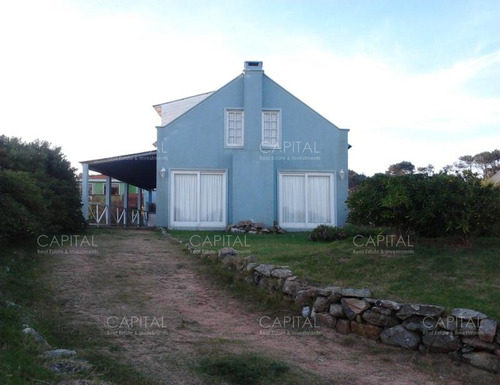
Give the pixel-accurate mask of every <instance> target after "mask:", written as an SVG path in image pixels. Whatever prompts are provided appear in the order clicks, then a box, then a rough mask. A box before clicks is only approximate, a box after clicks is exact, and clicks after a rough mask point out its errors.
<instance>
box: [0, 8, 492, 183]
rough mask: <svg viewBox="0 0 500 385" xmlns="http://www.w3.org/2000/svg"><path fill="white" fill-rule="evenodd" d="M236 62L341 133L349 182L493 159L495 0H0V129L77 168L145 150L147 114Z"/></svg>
mask: <svg viewBox="0 0 500 385" xmlns="http://www.w3.org/2000/svg"><path fill="white" fill-rule="evenodd" d="M247 60H258V61H263V67H264V71H265V73H266V75H268V76H269V77H270V78H272V79H273V80H274V81H276V82H277V83H279V84H280V85H281V86H283V87H284V88H285V89H287V90H288V91H290V92H291V93H292V94H294V95H295V96H296V97H298V98H299V99H301V100H302V101H303V102H305V103H306V104H308V105H309V106H310V107H312V108H313V109H314V110H316V111H317V112H318V113H320V114H321V115H323V116H324V117H325V118H327V119H328V120H330V121H331V122H332V123H334V124H335V125H337V126H338V127H340V128H348V129H350V132H349V143H350V144H351V145H352V148H351V149H350V150H349V168H350V169H352V170H355V171H356V172H358V173H364V174H366V175H372V174H374V173H376V172H384V171H385V170H387V168H388V167H389V165H391V164H394V163H398V162H401V161H410V162H412V163H413V164H414V165H416V166H417V167H419V166H426V165H428V164H433V165H434V166H435V167H436V169H438V170H439V169H440V168H441V167H443V166H445V165H447V164H451V163H453V162H454V161H456V160H458V157H459V156H461V155H474V154H476V153H479V152H482V151H492V150H494V149H496V148H500V1H498V0H489V1H473V0H470V1H462V0H418V1H412V0H370V1H367V0H265V1H261V0H253V1H238V0H233V1H229V0H227V1H221V0H213V1H190V0H180V1H177V0H163V1H162V0H66V1H63V0H44V1H40V0H19V1H12V0H0V134H4V135H7V136H16V137H20V138H22V139H23V140H25V141H32V140H35V139H41V140H46V141H48V142H50V143H52V144H53V145H54V146H58V147H61V148H62V151H63V153H64V154H66V157H67V158H68V160H70V161H71V163H72V165H73V166H74V167H76V168H78V169H79V170H81V165H80V164H79V162H80V161H83V160H91V159H99V158H103V157H108V156H115V155H123V154H129V153H135V152H142V151H149V150H153V149H154V147H153V145H152V144H153V143H154V142H155V141H156V128H155V127H156V126H157V125H159V124H160V117H159V116H158V115H157V113H156V112H155V110H154V109H153V108H152V106H153V105H154V104H159V103H163V102H167V101H170V100H175V99H179V98H184V97H187V96H191V95H196V94H200V93H204V92H208V91H214V90H217V89H219V88H220V87H222V86H223V85H225V84H226V83H228V82H229V81H231V80H232V79H234V78H235V77H236V76H238V75H239V74H240V73H241V72H242V70H243V63H244V61H247ZM284 129H285V128H284Z"/></svg>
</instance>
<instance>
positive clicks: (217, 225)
mask: <svg viewBox="0 0 500 385" xmlns="http://www.w3.org/2000/svg"><path fill="white" fill-rule="evenodd" d="M177 174H182V175H186V174H189V175H196V176H197V181H196V187H197V197H196V199H197V202H196V207H197V212H196V218H197V219H196V221H193V222H181V221H176V220H175V207H174V206H175V197H174V194H175V175H177ZM207 174H214V175H222V191H223V194H224V195H223V197H222V222H201V221H200V207H201V192H200V190H201V183H200V181H201V175H207ZM226 174H227V173H226V171H221V170H171V171H170V226H171V227H172V228H213V229H218V228H226V226H227V177H226Z"/></svg>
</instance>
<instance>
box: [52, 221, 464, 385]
mask: <svg viewBox="0 0 500 385" xmlns="http://www.w3.org/2000/svg"><path fill="white" fill-rule="evenodd" d="M92 241H93V243H94V245H96V247H90V248H88V247H87V248H86V247H80V246H79V245H77V246H76V247H73V248H70V253H69V254H61V255H52V256H51V257H50V258H47V263H48V264H49V267H50V269H51V270H52V272H53V273H52V277H51V282H52V283H53V285H54V288H55V290H56V296H55V298H54V301H56V302H57V303H58V304H60V305H61V306H63V307H64V314H65V315H64V317H65V320H64V322H69V323H71V324H72V325H73V327H75V328H77V327H78V326H79V325H83V326H85V327H86V328H87V329H90V330H95V334H94V335H92V333H91V335H90V338H95V339H103V338H104V339H109V341H108V340H107V342H109V343H108V344H107V345H108V346H109V345H110V344H111V345H113V346H114V348H113V349H109V350H107V351H105V354H108V355H110V356H113V357H115V358H117V359H118V360H119V361H121V362H124V363H126V364H127V365H130V366H132V367H133V368H134V369H136V370H138V371H140V372H143V373H146V374H147V375H150V376H151V377H152V378H154V379H155V380H157V381H158V382H159V383H162V384H202V383H203V379H202V378H201V377H199V375H198V374H196V373H195V372H193V370H191V369H190V366H191V365H195V364H196V363H197V362H198V360H199V359H201V358H202V357H204V356H206V355H209V354H213V353H214V352H216V351H226V352H236V353H241V352H254V353H259V354H265V355H267V356H269V357H276V358H279V359H280V360H282V361H285V362H287V363H289V364H290V365H291V366H292V367H299V368H301V369H302V370H303V371H305V372H306V373H313V374H315V375H316V376H318V377H319V378H321V379H323V380H324V382H325V383H331V384H350V385H379V384H398V385H403V384H425V385H430V384H461V383H466V382H464V380H463V379H461V378H460V373H458V374H457V373H456V371H457V370H460V371H463V370H466V371H467V372H470V370H474V369H472V368H467V369H457V368H454V364H453V363H452V362H451V361H449V360H448V359H443V358H440V361H439V362H438V363H437V364H436V361H435V358H432V357H429V356H425V357H421V356H420V355H419V354H418V353H415V352H404V351H401V350H399V349H393V348H390V347H386V346H383V345H381V344H378V343H376V342H374V341H365V340H363V339H361V338H358V337H350V339H351V340H350V343H346V342H345V341H344V340H345V338H346V336H342V335H340V334H338V333H336V332H334V331H333V330H331V329H327V328H320V329H318V330H317V331H319V332H320V334H321V335H320V336H317V335H300V336H299V335H292V334H285V333H281V334H280V333H279V332H278V333H275V334H274V335H268V333H267V332H268V331H269V330H268V329H265V328H263V327H262V326H261V325H260V322H259V320H261V319H262V318H261V317H269V318H264V319H262V320H263V321H264V322H263V324H264V325H268V324H269V323H270V322H271V321H270V320H273V319H274V316H273V315H271V314H265V313H261V314H258V313H256V312H255V311H253V310H251V308H250V307H249V306H248V304H245V303H242V302H241V300H238V299H235V298H232V297H231V296H230V295H229V294H228V292H227V291H226V290H225V289H224V288H222V287H221V286H220V285H217V284H215V283H214V282H212V281H211V280H210V277H209V276H208V275H207V274H202V273H200V272H199V268H197V266H198V265H197V263H198V262H197V261H196V260H195V257H194V256H191V255H189V254H187V253H186V252H185V251H184V250H183V249H182V247H181V246H180V245H179V244H178V243H176V242H174V241H172V240H170V239H169V238H167V237H162V236H159V235H158V233H154V232H151V231H142V230H135V231H132V230H127V231H125V230H116V231H113V232H109V231H107V232H104V233H102V234H96V235H94V237H93V240H92ZM76 253H79V254H76ZM131 326H133V327H131ZM266 334H267V335H266ZM343 341H344V342H343ZM436 365H437V366H443V365H444V366H449V367H450V368H444V369H445V370H443V372H441V370H437V369H436ZM448 369H450V371H451V372H452V373H454V375H453V376H451V377H450V376H448V375H446V378H444V376H443V375H442V373H447V372H448ZM453 370H455V372H453Z"/></svg>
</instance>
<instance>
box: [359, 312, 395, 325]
mask: <svg viewBox="0 0 500 385" xmlns="http://www.w3.org/2000/svg"><path fill="white" fill-rule="evenodd" d="M361 317H363V319H364V320H365V321H366V322H368V323H369V324H372V325H376V326H384V327H391V326H395V325H397V324H398V323H399V320H398V319H397V318H396V317H392V316H390V315H385V314H381V313H377V312H376V311H374V310H367V311H365V312H364V313H363V314H362V316H361Z"/></svg>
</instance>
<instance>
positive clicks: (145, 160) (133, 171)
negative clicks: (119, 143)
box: [80, 150, 156, 190]
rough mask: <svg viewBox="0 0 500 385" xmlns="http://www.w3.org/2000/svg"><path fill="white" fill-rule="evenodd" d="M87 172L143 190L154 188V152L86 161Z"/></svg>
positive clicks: (84, 162) (83, 162)
mask: <svg viewBox="0 0 500 385" xmlns="http://www.w3.org/2000/svg"><path fill="white" fill-rule="evenodd" d="M80 163H82V164H88V165H89V170H92V171H96V172H100V173H101V174H104V175H107V176H110V177H112V178H115V179H118V180H120V181H122V182H125V183H129V184H131V185H133V186H137V187H139V188H142V189H145V190H153V189H155V188H156V150H154V151H147V152H139V153H136V154H128V155H120V156H114V157H110V158H102V159H94V160H86V161H82V162H80Z"/></svg>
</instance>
